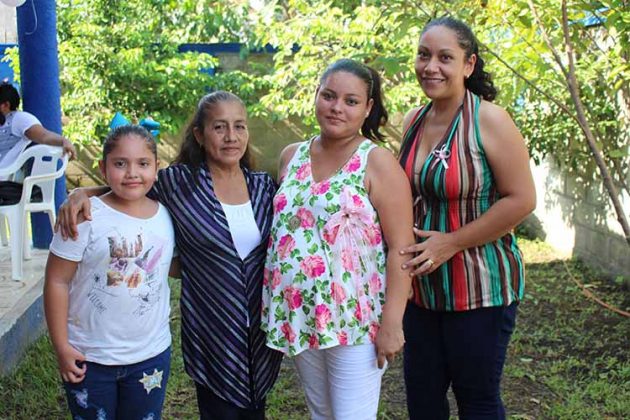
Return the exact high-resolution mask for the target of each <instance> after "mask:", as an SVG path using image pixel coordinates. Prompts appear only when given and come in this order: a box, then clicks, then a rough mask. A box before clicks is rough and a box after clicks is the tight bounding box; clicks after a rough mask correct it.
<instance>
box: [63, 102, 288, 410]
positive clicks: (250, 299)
mask: <svg viewBox="0 0 630 420" xmlns="http://www.w3.org/2000/svg"><path fill="white" fill-rule="evenodd" d="M248 142H249V133H248V130H247V114H246V111H245V107H244V105H243V103H242V102H241V100H240V99H239V98H238V97H237V96H235V95H233V94H231V93H228V92H222V91H218V92H214V93H211V94H209V95H206V96H204V97H203V98H202V99H201V101H200V102H199V105H198V107H197V110H196V112H195V115H194V117H193V119H192V122H191V123H190V125H189V127H188V129H187V131H186V136H185V138H184V142H183V144H182V146H181V150H180V153H179V155H178V156H177V158H176V160H175V163H174V164H173V165H171V166H169V167H168V168H166V169H163V170H161V171H160V172H159V173H158V180H157V182H156V183H155V186H154V189H153V192H152V194H153V195H154V197H155V198H157V199H158V200H159V201H160V202H161V203H162V204H164V205H165V206H166V207H167V208H168V210H169V212H170V213H171V215H172V217H173V222H174V226H175V241H176V244H177V248H178V251H179V258H180V263H181V277H182V296H181V312H182V348H183V353H184V362H185V367H186V371H187V372H188V374H189V375H190V376H191V378H192V379H193V380H194V382H195V385H196V387H197V402H198V405H199V411H200V414H201V418H202V419H264V408H265V396H266V394H267V392H268V391H269V390H270V389H271V387H272V385H273V383H274V382H275V379H276V377H277V374H278V371H279V368H280V362H281V360H282V353H280V352H277V351H274V350H271V349H269V348H268V347H266V346H265V334H264V333H263V332H262V331H261V329H260V306H261V290H262V281H263V266H264V260H265V254H266V253H265V251H266V246H267V242H268V237H269V231H270V228H271V219H272V198H273V195H274V193H275V183H274V182H273V180H272V179H271V178H270V177H269V175H268V174H266V173H261V172H253V171H251V170H250V169H249V162H248ZM85 197H86V196H85V194H81V193H75V194H73V195H72V196H71V199H70V203H69V205H68V206H65V207H66V208H65V209H64V210H63V212H62V214H61V215H60V220H61V221H62V224H61V227H62V230H63V231H64V232H68V233H72V234H75V230H74V229H75V228H74V227H73V224H74V223H73V222H74V218H75V217H76V213H77V212H78V211H79V210H80V209H81V210H82V211H83V212H84V214H85V215H86V217H89V208H87V203H86V201H85ZM66 224H67V226H66Z"/></svg>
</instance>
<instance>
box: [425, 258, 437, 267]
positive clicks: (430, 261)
mask: <svg viewBox="0 0 630 420" xmlns="http://www.w3.org/2000/svg"><path fill="white" fill-rule="evenodd" d="M425 262H427V263H429V266H431V267H433V264H435V263H434V262H433V260H432V259H431V258H427V260H426V261H425Z"/></svg>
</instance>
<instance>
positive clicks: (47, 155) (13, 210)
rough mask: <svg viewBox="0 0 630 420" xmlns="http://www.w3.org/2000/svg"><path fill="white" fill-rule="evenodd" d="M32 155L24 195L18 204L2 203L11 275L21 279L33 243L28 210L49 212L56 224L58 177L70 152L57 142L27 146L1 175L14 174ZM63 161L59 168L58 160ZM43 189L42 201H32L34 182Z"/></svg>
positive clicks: (0, 218) (2, 228)
mask: <svg viewBox="0 0 630 420" xmlns="http://www.w3.org/2000/svg"><path fill="white" fill-rule="evenodd" d="M31 158H34V159H33V166H32V169H31V174H30V175H29V176H27V177H26V178H25V179H24V182H23V185H24V187H23V189H22V198H21V199H20V202H19V203H17V204H12V205H6V206H1V205H0V231H1V237H2V243H3V245H7V244H8V241H7V237H6V226H5V217H6V218H7V219H8V223H9V231H10V234H11V241H10V242H11V243H10V246H11V275H12V277H13V280H21V279H22V259H23V258H26V259H29V258H30V257H31V244H30V241H29V240H28V238H27V237H26V236H27V232H26V220H27V215H28V213H36V212H40V211H43V212H46V213H47V214H48V218H49V219H50V225H51V226H54V225H55V180H56V179H57V178H59V177H60V176H62V175H63V173H64V172H65V170H66V167H67V166H68V155H65V156H64V155H63V149H62V148H61V147H57V146H47V145H43V144H38V145H35V146H32V147H29V148H27V149H26V150H24V152H23V153H22V154H21V155H20V156H19V157H18V159H17V160H16V161H15V162H13V163H12V164H11V165H9V166H7V167H5V168H2V169H0V177H7V176H8V177H9V179H12V177H13V175H14V174H15V173H16V172H17V171H18V170H19V169H20V168H21V167H22V166H23V165H24V163H26V161H27V160H29V159H31ZM60 160H61V161H62V162H63V164H62V165H61V167H60V168H59V169H57V165H58V162H59V161H60ZM35 185H37V186H39V187H40V188H41V189H42V198H43V200H42V201H41V202H35V203H33V202H31V192H32V191H33V186H35Z"/></svg>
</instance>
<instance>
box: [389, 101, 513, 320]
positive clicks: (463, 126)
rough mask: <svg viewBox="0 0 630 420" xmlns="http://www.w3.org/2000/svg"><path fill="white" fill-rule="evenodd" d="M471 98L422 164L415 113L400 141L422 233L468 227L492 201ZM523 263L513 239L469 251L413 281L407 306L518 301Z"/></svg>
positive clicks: (495, 196)
mask: <svg viewBox="0 0 630 420" xmlns="http://www.w3.org/2000/svg"><path fill="white" fill-rule="evenodd" d="M479 104H480V99H479V97H478V96H476V95H475V94H473V93H472V92H470V91H467V92H466V95H465V97H464V101H463V104H462V105H461V106H460V109H459V111H458V112H457V114H456V115H455V118H454V119H453V121H452V122H451V125H450V127H449V128H448V129H447V131H446V134H445V136H444V138H443V139H441V141H440V142H439V143H438V144H437V146H436V147H435V149H434V150H433V151H432V153H429V155H428V157H427V159H426V160H425V161H424V162H420V161H418V160H417V159H416V156H417V150H418V147H419V144H420V142H421V141H422V131H423V127H424V124H423V122H424V116H425V115H426V114H427V111H428V110H429V109H430V108H431V104H428V105H427V106H425V107H423V108H421V109H420V110H419V111H418V112H417V114H416V115H415V116H414V118H413V120H412V122H411V124H410V125H409V128H408V129H407V131H406V132H405V133H404V135H403V144H402V146H401V151H400V157H399V160H400V163H401V165H402V167H403V168H404V169H405V172H406V173H407V176H408V177H409V179H410V180H411V185H412V189H413V194H414V199H415V201H414V202H415V203H416V204H415V206H414V207H415V208H414V213H415V218H416V222H417V224H418V226H420V227H421V229H423V230H435V231H440V232H452V231H455V230H457V229H459V228H460V227H462V226H464V225H465V224H467V223H470V222H473V221H474V220H475V219H477V218H478V217H479V216H481V215H482V214H483V213H485V212H486V211H488V209H489V208H490V207H491V206H492V205H493V204H494V203H495V202H496V201H497V200H499V198H500V196H499V192H498V191H497V189H496V184H495V182H494V177H493V175H492V170H491V168H490V165H489V164H488V160H487V159H486V155H485V152H484V149H483V144H482V142H481V136H480V131H479ZM524 283H525V275H524V267H523V258H522V256H521V252H520V250H519V248H518V246H517V245H516V238H515V237H514V235H513V234H512V233H508V234H507V235H504V236H503V237H502V238H499V239H498V240H496V241H492V242H488V243H486V244H484V245H481V246H478V247H474V248H468V249H465V250H464V251H462V252H458V253H457V254H455V255H454V256H453V257H452V258H451V259H450V260H449V261H447V262H446V263H445V264H442V265H441V266H440V267H439V268H438V269H437V270H435V271H433V272H432V273H430V274H429V275H427V276H422V277H418V278H416V279H415V281H414V282H413V299H412V300H413V302H414V303H416V304H417V305H419V306H421V307H423V308H426V309H431V310H436V311H465V310H471V309H476V308H482V307H492V306H507V305H509V304H511V303H512V302H514V301H519V300H521V299H522V297H523V287H524Z"/></svg>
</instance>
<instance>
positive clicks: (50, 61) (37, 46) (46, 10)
mask: <svg viewBox="0 0 630 420" xmlns="http://www.w3.org/2000/svg"><path fill="white" fill-rule="evenodd" d="M17 27H18V45H19V48H20V84H21V88H22V104H23V105H22V109H23V110H24V111H27V112H30V113H31V114H33V115H35V116H36V117H37V118H39V120H40V121H41V123H42V125H43V126H44V127H46V128H47V129H48V130H51V131H55V132H57V133H60V134H61V102H60V98H59V95H60V90H59V62H58V60H57V14H56V10H55V0H27V1H26V3H24V4H23V5H22V6H20V7H18V8H17ZM65 197H66V179H65V177H62V178H60V179H58V180H57V184H56V186H55V204H56V206H57V208H59V206H60V205H61V203H62V202H63V200H64V199H65ZM31 223H32V226H33V245H34V246H35V247H36V248H43V249H46V248H48V245H49V244H50V241H51V239H52V229H51V228H50V222H49V221H48V216H46V214H45V213H36V214H34V215H33V216H32V217H31Z"/></svg>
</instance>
